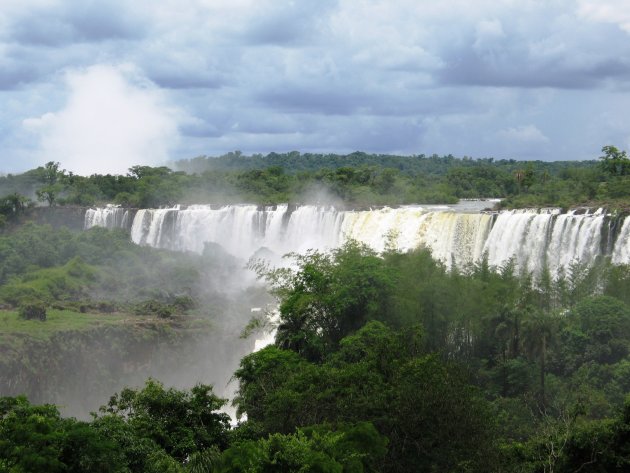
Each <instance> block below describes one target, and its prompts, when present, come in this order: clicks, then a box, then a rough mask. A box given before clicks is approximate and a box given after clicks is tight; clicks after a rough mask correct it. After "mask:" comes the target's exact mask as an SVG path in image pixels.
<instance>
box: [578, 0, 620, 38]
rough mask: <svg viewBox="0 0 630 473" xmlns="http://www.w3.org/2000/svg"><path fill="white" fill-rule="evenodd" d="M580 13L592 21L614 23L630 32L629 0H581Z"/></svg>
mask: <svg viewBox="0 0 630 473" xmlns="http://www.w3.org/2000/svg"><path fill="white" fill-rule="evenodd" d="M578 15H579V16H581V17H582V18H585V19H588V20H592V21H601V22H605V23H614V24H616V25H618V26H619V27H620V28H621V29H622V30H624V31H626V32H628V33H630V3H629V2H628V1H627V0H580V2H579V8H578Z"/></svg>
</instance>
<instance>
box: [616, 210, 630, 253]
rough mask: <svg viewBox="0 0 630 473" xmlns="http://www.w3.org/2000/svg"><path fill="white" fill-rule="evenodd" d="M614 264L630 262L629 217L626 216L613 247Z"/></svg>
mask: <svg viewBox="0 0 630 473" xmlns="http://www.w3.org/2000/svg"><path fill="white" fill-rule="evenodd" d="M612 262H613V263H614V264H630V217H626V218H625V219H624V221H623V225H622V226H621V230H620V231H619V235H618V236H617V240H616V242H615V245H614V247H613V253H612Z"/></svg>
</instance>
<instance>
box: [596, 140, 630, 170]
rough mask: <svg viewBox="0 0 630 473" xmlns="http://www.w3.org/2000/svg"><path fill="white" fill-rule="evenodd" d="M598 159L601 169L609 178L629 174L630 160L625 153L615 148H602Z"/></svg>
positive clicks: (609, 146)
mask: <svg viewBox="0 0 630 473" xmlns="http://www.w3.org/2000/svg"><path fill="white" fill-rule="evenodd" d="M602 153H604V154H603V155H602V156H600V157H599V159H600V163H601V166H602V169H603V170H604V171H605V172H606V173H608V174H610V175H611V176H625V175H627V174H630V159H629V158H628V155H627V154H626V152H625V151H621V150H619V149H618V148H616V147H615V146H612V145H607V146H604V147H603V148H602Z"/></svg>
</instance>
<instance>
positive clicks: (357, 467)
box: [208, 422, 387, 473]
mask: <svg viewBox="0 0 630 473" xmlns="http://www.w3.org/2000/svg"><path fill="white" fill-rule="evenodd" d="M386 444H387V440H386V439H385V438H384V437H382V436H381V435H379V433H378V432H377V431H376V429H375V428H374V426H372V425H371V424H369V423H366V422H364V423H360V424H356V425H350V426H344V427H342V428H340V429H335V430H331V429H330V428H329V427H327V426H315V427H311V428H308V429H303V430H298V431H297V433H295V434H288V435H282V434H273V435H270V436H269V437H267V438H266V439H260V440H257V441H247V442H243V443H239V444H236V445H235V446H232V447H230V448H229V449H227V450H226V451H225V452H223V454H222V455H221V456H220V457H219V458H218V461H217V464H218V466H217V467H216V468H215V469H214V470H212V471H216V472H217V473H241V472H242V473H245V472H248V473H255V472H261V473H262V472H267V471H281V472H287V473H290V472H296V473H297V472H321V473H342V472H352V473H363V472H366V473H367V472H376V471H379V470H378V469H377V468H376V466H377V465H378V462H379V460H380V459H381V458H382V457H383V456H384V454H385V451H386ZM208 471H209V470H208Z"/></svg>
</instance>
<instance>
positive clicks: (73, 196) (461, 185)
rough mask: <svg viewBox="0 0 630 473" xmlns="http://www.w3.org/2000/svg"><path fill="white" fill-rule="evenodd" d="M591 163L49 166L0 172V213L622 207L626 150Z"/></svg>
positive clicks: (444, 160)
mask: <svg viewBox="0 0 630 473" xmlns="http://www.w3.org/2000/svg"><path fill="white" fill-rule="evenodd" d="M602 151H603V156H600V158H599V160H593V161H582V162H575V161H556V162H543V161H516V160H494V159H492V158H487V159H471V158H467V157H464V158H461V159H460V158H455V157H453V156H451V155H448V156H437V155H433V156H424V155H418V156H392V155H379V154H367V153H360V152H356V153H351V154H348V155H335V154H328V155H321V154H311V153H306V154H300V153H299V152H297V151H293V152H289V153H270V154H268V155H266V156H262V155H252V156H245V155H242V154H241V153H239V152H233V153H228V154H226V155H224V156H220V157H217V158H210V157H205V156H201V157H197V158H193V159H190V160H182V161H178V162H176V163H174V164H173V168H174V169H175V170H173V169H171V168H169V167H166V166H160V167H150V166H133V167H131V168H130V169H129V172H128V173H127V174H125V175H112V174H105V175H102V174H93V175H91V176H79V175H75V174H73V173H71V172H67V171H65V170H63V169H62V166H61V164H60V163H55V162H49V163H47V164H46V165H45V166H40V167H38V168H36V169H32V170H30V171H27V172H25V173H22V174H16V175H12V174H9V175H7V176H2V177H0V196H1V197H0V215H2V216H3V220H6V219H10V218H12V217H14V216H15V215H17V214H19V213H20V212H22V211H23V210H25V209H26V208H28V207H29V206H33V205H37V203H38V202H39V203H41V205H50V206H54V205H79V206H95V205H103V204H105V203H113V204H117V205H122V206H128V207H138V208H148V207H163V206H172V205H175V204H191V203H208V204H230V203H252V204H259V205H274V204H278V203H296V204H300V203H302V204H304V203H308V204H323V205H325V204H334V205H338V206H342V207H346V208H357V207H366V206H370V205H402V204H449V203H455V202H457V200H458V199H462V198H469V199H473V198H502V199H503V201H502V202H501V204H500V205H501V206H502V208H520V207H541V206H544V207H548V206H553V207H561V208H570V207H574V206H579V205H591V206H594V205H604V206H607V207H609V208H625V207H626V206H627V204H626V202H625V199H627V197H628V196H630V175H629V174H630V166H629V165H628V162H630V160H629V159H628V158H627V156H626V153H625V152H623V151H620V150H618V149H617V148H615V147H613V146H606V147H604V148H603V150H602Z"/></svg>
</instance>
